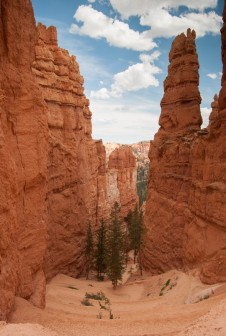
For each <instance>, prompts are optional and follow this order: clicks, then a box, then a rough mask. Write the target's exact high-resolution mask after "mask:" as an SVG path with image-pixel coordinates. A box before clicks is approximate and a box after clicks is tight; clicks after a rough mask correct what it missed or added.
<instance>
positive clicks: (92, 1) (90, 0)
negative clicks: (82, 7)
mask: <svg viewBox="0 0 226 336" xmlns="http://www.w3.org/2000/svg"><path fill="white" fill-rule="evenodd" d="M95 1H96V0H88V2H91V3H94V2H95Z"/></svg>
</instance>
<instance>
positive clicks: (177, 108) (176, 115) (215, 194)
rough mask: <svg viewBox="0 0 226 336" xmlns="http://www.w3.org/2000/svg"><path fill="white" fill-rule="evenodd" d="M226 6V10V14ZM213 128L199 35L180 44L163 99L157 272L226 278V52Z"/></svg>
mask: <svg viewBox="0 0 226 336" xmlns="http://www.w3.org/2000/svg"><path fill="white" fill-rule="evenodd" d="M225 19H226V10H225V11H224V20H225ZM225 41H226V28H225V24H224V27H223V29H222V44H223V46H222V58H223V64H224V73H223V78H222V90H221V93H220V97H219V113H215V112H216V110H217V97H215V103H214V106H213V105H212V107H213V109H215V112H214V115H212V116H213V118H212V117H211V122H210V126H209V127H208V131H207V130H206V129H204V130H200V129H199V126H200V121H201V117H200V109H199V103H200V96H199V91H198V78H199V76H198V59H197V55H196V51H195V34H194V32H191V31H190V30H188V34H187V36H185V35H184V34H182V35H180V36H179V37H177V38H176V39H175V41H174V42H173V44H172V49H171V52H170V61H171V63H170V66H169V75H168V77H167V79H166V81H165V85H164V89H165V93H164V97H163V100H162V103H161V106H162V112H161V116H160V126H161V127H160V129H159V131H158V132H157V134H156V135H155V139H154V141H153V142H152V143H151V147H150V161H151V163H150V164H151V172H150V181H149V182H150V183H149V191H148V199H147V204H146V213H145V225H146V228H147V234H146V241H145V245H144V250H143V254H144V255H143V262H144V265H145V267H146V268H148V269H150V270H151V271H152V272H153V273H160V272H164V271H166V270H169V269H172V268H183V269H187V268H194V267H198V268H199V269H200V277H201V279H202V281H204V282H207V283H214V282H217V281H226V269H225V267H224V265H225V263H226V252H225V251H226V234H225V229H226V224H225V223H226V212H225V207H226V199H225V192H226V181H225V165H226V156H225V152H226V147H225V146H226V145H225V144H226V128H225V127H226V123H225V113H226V81H225V78H226V68H225V66H226V59H225Z"/></svg>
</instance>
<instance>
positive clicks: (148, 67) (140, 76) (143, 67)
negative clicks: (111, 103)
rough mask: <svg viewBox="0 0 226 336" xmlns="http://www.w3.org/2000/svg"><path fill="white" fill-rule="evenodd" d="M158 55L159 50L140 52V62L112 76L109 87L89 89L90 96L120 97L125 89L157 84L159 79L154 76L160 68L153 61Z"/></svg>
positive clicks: (98, 97)
mask: <svg viewBox="0 0 226 336" xmlns="http://www.w3.org/2000/svg"><path fill="white" fill-rule="evenodd" d="M159 56H160V52H159V51H157V50H156V51H155V52H153V53H152V54H150V55H148V54H141V55H140V61H141V62H140V63H136V64H133V65H131V66H129V67H128V69H126V70H125V71H122V72H119V73H117V74H115V75H114V77H113V84H112V85H111V89H110V90H108V89H106V88H102V89H100V90H98V91H91V98H96V99H108V98H110V97H120V96H122V94H123V93H124V92H127V91H138V90H140V89H146V88H148V87H150V86H155V87H157V86H159V81H158V79H157V78H156V77H155V75H156V74H158V73H160V72H161V70H160V68H158V67H157V66H156V65H154V61H155V60H157V59H158V58H159Z"/></svg>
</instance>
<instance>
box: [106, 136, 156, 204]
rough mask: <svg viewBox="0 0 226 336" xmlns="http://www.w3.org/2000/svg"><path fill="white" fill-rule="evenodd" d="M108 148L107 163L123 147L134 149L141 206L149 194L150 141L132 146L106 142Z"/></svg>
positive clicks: (137, 187)
mask: <svg viewBox="0 0 226 336" xmlns="http://www.w3.org/2000/svg"><path fill="white" fill-rule="evenodd" d="M104 146H105V148H106V156H107V162H108V160H109V156H110V155H111V153H112V152H113V151H114V150H115V149H117V148H121V147H122V146H128V147H130V148H131V149H132V153H133V155H134V156H135V159H136V170H137V173H136V175H137V180H136V189H137V194H138V198H139V205H140V206H141V205H142V204H143V202H144V201H145V200H146V193H147V183H148V177H149V167H150V164H149V162H150V161H149V158H148V152H149V147H150V142H149V141H140V142H137V143H134V144H132V145H122V144H119V143H112V142H106V143H104Z"/></svg>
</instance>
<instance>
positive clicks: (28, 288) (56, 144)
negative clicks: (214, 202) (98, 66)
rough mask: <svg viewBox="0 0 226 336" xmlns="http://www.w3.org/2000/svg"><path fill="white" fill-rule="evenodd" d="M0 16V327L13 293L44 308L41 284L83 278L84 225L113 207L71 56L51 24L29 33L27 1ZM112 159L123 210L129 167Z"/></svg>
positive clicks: (8, 6) (5, 2)
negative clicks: (61, 275)
mask: <svg viewBox="0 0 226 336" xmlns="http://www.w3.org/2000/svg"><path fill="white" fill-rule="evenodd" d="M0 10H1V16H0V60H1V69H0V78H1V82H0V157H1V160H0V237H1V239H0V320H1V319H5V318H6V317H7V314H8V313H9V312H10V310H11V308H12V305H13V301H14V297H15V296H21V297H23V298H25V299H29V300H30V301H31V302H33V303H34V304H35V305H37V306H39V307H44V305H45V282H46V278H47V279H50V278H52V277H53V276H54V275H55V274H57V273H60V272H61V273H65V274H69V275H72V276H77V275H78V274H79V273H80V272H81V271H82V269H83V267H84V258H83V245H84V237H85V233H86V228H87V225H88V223H89V222H90V223H91V224H92V225H93V227H94V228H95V227H96V226H97V225H98V224H99V221H100V219H101V218H102V217H103V216H104V217H109V213H110V210H111V206H112V205H113V204H109V202H108V199H107V197H109V195H111V190H110V189H109V188H111V184H108V183H107V179H108V177H109V174H108V173H107V169H108V168H107V167H106V153H105V148H104V146H103V144H102V141H94V140H93V139H92V136H91V131H92V126H91V112H90V110H89V101H88V99H87V98H86V97H85V95H84V88H83V78H82V76H81V75H80V72H79V66H78V64H77V62H76V60H75V57H74V56H72V57H70V56H69V53H68V52H67V51H66V50H64V49H61V48H59V47H58V44H57V33H56V29H55V28H54V27H49V28H48V29H46V27H45V26H43V25H41V24H39V25H38V27H37V28H36V26H35V20H34V14H33V10H32V6H31V3H30V1H29V0H14V1H11V0H0ZM25 26H26V29H24V27H25ZM15 41H16V43H15ZM120 158H121V157H120ZM123 160H124V161H123ZM127 160H129V164H128V162H127ZM118 162H119V166H118V169H119V171H118V172H117V163H116V164H115V166H114V169H115V171H116V172H117V174H116V175H117V179H118V181H119V184H120V183H121V184H123V185H120V186H119V187H118V190H119V200H120V205H122V209H124V210H125V211H127V210H128V209H129V204H132V203H129V202H131V199H132V197H134V198H136V195H135V194H133V193H132V191H131V187H130V184H128V185H127V182H128V183H131V181H132V180H133V174H135V173H134V161H133V160H132V158H131V155H130V153H128V151H127V150H125V156H124V159H122V160H118ZM122 162H123V164H121V163H122ZM130 164H132V166H130ZM127 188H128V189H127ZM135 190H136V189H135ZM111 199H112V200H113V197H112V195H111ZM115 200H118V199H115ZM115 200H114V201H115ZM124 210H123V211H124Z"/></svg>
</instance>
